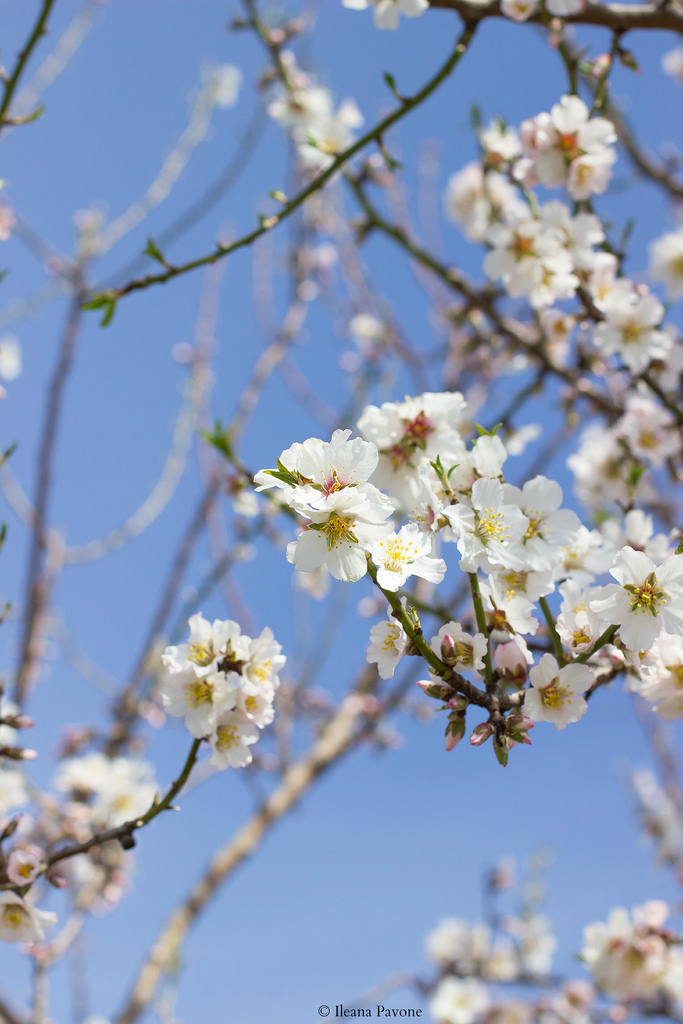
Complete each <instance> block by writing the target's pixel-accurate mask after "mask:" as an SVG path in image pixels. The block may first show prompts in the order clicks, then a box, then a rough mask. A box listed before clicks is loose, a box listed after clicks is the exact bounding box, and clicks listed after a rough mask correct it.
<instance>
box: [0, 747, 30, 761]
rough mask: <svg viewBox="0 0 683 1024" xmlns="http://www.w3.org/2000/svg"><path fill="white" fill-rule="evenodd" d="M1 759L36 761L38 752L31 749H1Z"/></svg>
mask: <svg viewBox="0 0 683 1024" xmlns="http://www.w3.org/2000/svg"><path fill="white" fill-rule="evenodd" d="M0 757H6V758H7V759H8V761H34V760H35V759H36V758H37V757H38V751H37V750H31V748H30V747H0Z"/></svg>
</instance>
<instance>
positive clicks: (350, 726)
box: [115, 669, 405, 1024]
mask: <svg viewBox="0 0 683 1024" xmlns="http://www.w3.org/2000/svg"><path fill="white" fill-rule="evenodd" d="M375 682H376V673H375V672H374V670H367V669H366V670H365V671H364V672H363V673H362V675H361V678H360V681H359V683H358V685H357V686H356V688H355V691H354V693H352V694H351V695H349V696H348V697H347V698H346V699H345V700H344V701H343V702H342V704H341V705H340V707H339V708H338V710H337V711H336V713H335V714H334V716H333V717H332V719H331V720H330V721H329V722H328V723H327V725H326V726H325V728H324V729H323V732H322V734H321V736H320V738H319V739H318V740H317V742H316V743H314V744H313V746H312V748H311V750H310V751H309V752H308V753H307V754H306V755H304V757H302V758H301V759H300V760H299V761H297V762H296V763H295V764H293V765H292V767H291V768H289V769H288V770H287V771H286V772H285V775H284V776H283V779H282V782H281V784H280V785H279V786H278V788H277V789H276V790H275V791H274V792H273V793H271V795H270V796H269V797H268V799H267V800H266V801H265V803H264V804H263V806H262V807H261V809H260V810H259V811H258V812H257V813H256V814H255V815H254V816H253V817H252V818H251V819H250V820H249V821H248V822H247V823H246V824H245V825H244V826H243V827H242V828H241V829H240V831H239V832H238V833H237V835H236V836H235V837H234V838H233V839H231V840H230V841H229V842H228V843H227V844H226V845H225V846H224V847H223V848H222V849H220V850H219V851H218V853H216V855H215V856H214V858H213V860H212V861H211V863H210V865H209V867H208V870H207V871H206V872H205V873H204V874H203V875H202V877H201V878H200V879H199V880H198V881H197V882H196V883H195V885H194V887H193V888H192V890H191V892H190V895H189V896H188V897H187V898H186V899H185V900H184V901H183V902H182V903H181V904H180V906H179V907H178V908H177V910H176V911H175V912H174V913H173V914H172V915H171V917H170V918H169V920H168V921H167V922H166V924H165V925H164V926H163V928H162V929H161V932H160V933H159V935H158V937H157V939H156V941H155V943H154V945H153V947H152V949H151V951H150V953H149V955H148V957H147V959H146V961H145V963H144V964H143V965H142V967H141V969H140V971H139V973H138V976H137V979H136V981H135V983H134V985H133V988H132V990H131V993H130V996H129V998H128V1001H127V1003H126V1005H125V1007H124V1008H123V1010H122V1011H121V1013H120V1015H119V1016H118V1017H117V1018H116V1021H115V1024H134V1021H136V1020H137V1019H138V1017H139V1016H140V1014H141V1013H142V1012H143V1011H144V1010H145V1008H146V1007H147V1006H148V1005H149V1003H150V1001H151V1000H152V998H153V997H154V993H155V992H156V989H157V986H158V985H159V982H160V980H161V978H162V976H163V974H164V973H165V972H166V971H167V970H168V969H169V966H170V964H171V963H172V962H173V960H174V959H175V958H176V956H177V955H178V952H179V950H180V947H181V945H182V943H183V941H184V939H185V936H186V934H187V932H188V930H189V929H190V928H191V927H192V925H193V924H194V922H195V920H196V919H197V917H198V916H199V914H200V913H201V912H202V910H203V909H204V908H205V907H206V905H207V903H208V902H209V900H210V899H211V898H212V896H213V895H214V894H215V893H216V891H217V890H218V888H219V886H220V885H221V884H222V883H223V882H224V881H225V880H226V878H228V877H229V876H230V875H231V874H232V872H233V871H234V870H235V869H236V868H237V867H239V865H240V864H242V862H243V861H245V860H246V859H247V858H248V857H250V856H251V854H252V853H254V851H255V850H256V848H257V847H258V845H259V843H260V842H261V840H262V839H263V838H264V836H265V835H266V834H267V832H268V831H269V830H270V828H271V827H272V826H273V825H274V824H275V823H276V822H277V821H278V820H279V819H280V818H281V817H282V816H283V815H285V814H286V813H287V812H288V811H290V810H292V808H293V807H295V806H296V804H298V802H299V801H300V800H301V798H302V796H303V795H304V793H306V791H307V790H308V789H309V788H310V786H311V785H312V784H313V783H314V782H315V781H316V780H317V779H318V777H319V776H320V775H322V774H323V773H324V772H325V771H326V770H327V769H328V768H330V767H331V766H332V765H333V764H335V763H336V762H337V761H338V760H339V759H340V758H341V757H342V756H343V755H344V754H346V753H348V752H349V751H350V750H353V749H354V748H355V747H356V746H357V745H358V744H359V743H360V741H361V740H362V739H364V738H365V737H366V736H368V735H369V734H371V733H372V731H373V730H374V728H375V727H376V725H377V724H378V722H379V721H380V720H381V719H383V718H384V716H385V715H386V713H387V711H389V710H391V709H392V708H394V707H396V706H397V704H398V703H399V702H400V700H401V699H402V698H403V696H404V691H405V685H399V686H397V687H396V688H395V689H394V691H393V692H392V693H391V695H390V696H389V697H388V698H387V699H386V700H385V701H382V702H377V703H374V704H373V705H372V706H371V707H370V709H368V710H366V705H365V702H364V700H363V696H362V695H363V694H364V693H367V692H368V687H370V688H372V687H373V686H374V684H375ZM361 718H365V722H364V724H363V725H362V726H361V727H360V728H358V722H359V719H361Z"/></svg>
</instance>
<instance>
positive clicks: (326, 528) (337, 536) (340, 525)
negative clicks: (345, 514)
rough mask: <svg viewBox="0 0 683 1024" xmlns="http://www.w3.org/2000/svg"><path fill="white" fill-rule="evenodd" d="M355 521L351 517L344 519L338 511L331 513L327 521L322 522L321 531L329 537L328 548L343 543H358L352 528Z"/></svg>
mask: <svg viewBox="0 0 683 1024" xmlns="http://www.w3.org/2000/svg"><path fill="white" fill-rule="evenodd" d="M352 526H353V523H352V521H351V520H350V519H342V517H341V516H339V515H337V513H336V512H331V513H330V518H329V519H328V520H327V522H326V523H321V524H320V529H321V531H322V532H323V533H324V534H325V536H326V537H327V550H328V551H331V550H332V548H336V547H338V546H339V545H340V544H343V543H347V544H348V543H350V544H357V543H358V538H357V537H356V535H355V533H354V532H353V530H352Z"/></svg>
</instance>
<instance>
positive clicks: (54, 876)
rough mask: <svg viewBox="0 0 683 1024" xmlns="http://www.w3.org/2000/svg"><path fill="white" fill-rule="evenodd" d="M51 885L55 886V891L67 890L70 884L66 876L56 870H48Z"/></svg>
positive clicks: (47, 876)
mask: <svg viewBox="0 0 683 1024" xmlns="http://www.w3.org/2000/svg"><path fill="white" fill-rule="evenodd" d="M45 877H46V878H47V880H48V882H49V883H50V885H54V887H55V889H66V887H67V885H68V882H67V880H66V878H65V877H64V875H62V874H60V872H59V871H57V870H56V868H48V870H47V874H46V875H45Z"/></svg>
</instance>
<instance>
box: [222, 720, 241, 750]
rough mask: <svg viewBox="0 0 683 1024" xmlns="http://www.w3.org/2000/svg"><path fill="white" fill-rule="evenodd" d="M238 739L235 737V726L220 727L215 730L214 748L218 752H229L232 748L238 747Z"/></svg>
mask: <svg viewBox="0 0 683 1024" xmlns="http://www.w3.org/2000/svg"><path fill="white" fill-rule="evenodd" d="M239 745H240V738H239V736H238V735H237V726H236V725H221V726H219V728H218V729H217V730H216V746H217V747H218V748H219V749H220V750H230V749H231V748H232V747H239Z"/></svg>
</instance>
